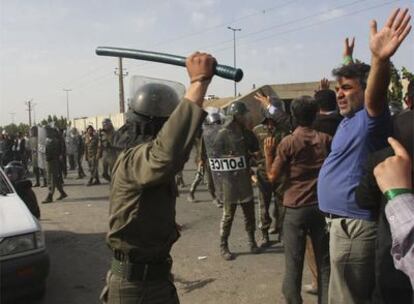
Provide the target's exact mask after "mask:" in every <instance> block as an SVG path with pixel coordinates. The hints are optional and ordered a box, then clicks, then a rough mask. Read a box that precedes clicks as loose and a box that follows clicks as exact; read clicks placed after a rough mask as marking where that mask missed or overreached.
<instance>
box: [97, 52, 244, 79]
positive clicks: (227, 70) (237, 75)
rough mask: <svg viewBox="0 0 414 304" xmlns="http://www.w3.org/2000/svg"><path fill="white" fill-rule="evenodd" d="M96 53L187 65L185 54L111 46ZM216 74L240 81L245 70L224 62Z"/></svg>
mask: <svg viewBox="0 0 414 304" xmlns="http://www.w3.org/2000/svg"><path fill="white" fill-rule="evenodd" d="M96 55H99V56H111V57H122V58H132V59H140V60H146V61H154V62H160V63H167V64H173V65H178V66H182V67H185V59H186V58H185V57H183V56H177V55H171V54H165V53H158V52H149V51H142V50H135V49H124V48H117V47H109V46H98V47H97V48H96ZM214 74H215V75H217V76H219V77H222V78H225V79H230V80H234V81H236V82H239V81H240V80H242V78H243V71H242V70H241V69H235V68H233V67H230V66H228V65H222V64H217V65H216V70H215V71H214Z"/></svg>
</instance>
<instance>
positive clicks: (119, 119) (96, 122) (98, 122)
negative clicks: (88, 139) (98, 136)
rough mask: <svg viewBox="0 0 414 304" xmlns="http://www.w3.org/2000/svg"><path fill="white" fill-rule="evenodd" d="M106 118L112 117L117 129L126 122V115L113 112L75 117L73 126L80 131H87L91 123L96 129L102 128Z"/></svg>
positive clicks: (72, 121) (72, 122)
mask: <svg viewBox="0 0 414 304" xmlns="http://www.w3.org/2000/svg"><path fill="white" fill-rule="evenodd" d="M105 118H109V119H111V121H112V124H113V125H114V127H115V129H119V128H120V127H121V126H122V125H123V124H124V123H125V116H124V114H123V113H112V114H108V115H99V116H91V117H82V118H75V119H72V120H71V126H72V127H75V128H76V129H78V130H79V131H85V130H86V128H87V127H88V126H89V125H92V126H93V127H94V128H95V129H100V128H102V121H103V120H104V119H105Z"/></svg>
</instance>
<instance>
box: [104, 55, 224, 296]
mask: <svg viewBox="0 0 414 304" xmlns="http://www.w3.org/2000/svg"><path fill="white" fill-rule="evenodd" d="M215 62H216V61H215V59H214V58H213V57H212V56H210V55H207V54H200V53H198V52H197V53H195V54H193V55H191V56H190V57H188V58H187V60H186V65H187V71H188V74H189V77H190V80H191V85H190V87H189V88H188V90H187V92H186V94H185V96H184V100H182V101H181V102H180V98H179V95H178V94H177V92H176V91H175V90H174V89H172V87H171V86H170V85H168V84H165V83H161V82H157V81H155V80H153V79H152V80H150V81H149V82H147V83H143V84H142V85H141V86H139V87H137V86H134V85H132V86H131V88H132V91H133V92H132V98H131V101H130V104H129V107H130V109H129V111H128V113H127V123H126V124H125V125H124V126H123V127H121V128H120V129H119V130H118V131H117V132H116V134H115V138H114V145H115V146H116V147H120V148H123V149H124V150H123V151H122V152H121V153H120V155H119V156H118V158H117V160H116V162H115V165H114V169H113V172H112V173H113V174H112V179H111V193H110V218H109V232H108V235H107V243H108V245H109V247H110V248H111V250H112V252H113V259H112V266H111V271H110V272H109V273H108V276H107V287H106V288H105V290H104V292H103V294H102V299H103V300H104V301H105V302H107V303H121V302H122V303H125V304H132V303H141V304H146V303H166V304H168V303H174V304H176V303H179V300H178V296H177V292H176V289H175V287H174V285H173V284H172V282H171V273H170V271H171V266H172V260H171V257H170V250H171V247H172V245H173V244H174V243H175V242H176V240H177V239H178V237H179V233H178V230H177V226H176V222H175V202H176V197H177V194H178V191H177V186H176V185H175V180H174V177H175V175H176V174H177V173H178V172H179V171H180V170H182V168H183V166H184V163H185V162H186V161H187V159H188V157H189V154H190V151H191V148H192V146H193V142H194V138H195V136H196V134H197V132H199V129H200V127H201V124H202V122H203V120H204V118H205V115H206V113H205V112H204V111H203V110H202V104H203V101H204V95H205V93H206V91H207V87H208V85H209V83H210V81H211V78H212V76H213V71H214V65H215ZM132 81H134V78H132Z"/></svg>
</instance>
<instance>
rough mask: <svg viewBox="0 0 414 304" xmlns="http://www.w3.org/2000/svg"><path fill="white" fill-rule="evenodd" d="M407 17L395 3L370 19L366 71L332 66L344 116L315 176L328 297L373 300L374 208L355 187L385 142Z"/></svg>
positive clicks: (354, 66)
mask: <svg viewBox="0 0 414 304" xmlns="http://www.w3.org/2000/svg"><path fill="white" fill-rule="evenodd" d="M409 20H410V16H409V14H408V9H406V10H404V11H403V12H400V10H399V9H398V10H395V11H394V12H393V13H392V14H391V16H390V17H389V18H388V21H387V23H386V25H385V26H384V27H383V28H382V29H381V30H380V31H377V24H376V22H375V21H372V23H371V34H370V49H371V57H372V59H371V69H370V71H369V68H368V66H367V65H365V64H360V63H356V64H349V65H347V66H343V67H341V68H339V69H337V70H334V75H335V76H336V77H337V81H338V87H337V88H336V90H337V100H338V106H339V111H340V114H341V115H342V116H344V117H345V118H344V119H343V120H342V122H341V123H340V125H339V127H338V130H337V132H336V134H335V137H334V139H333V142H332V147H331V149H332V152H331V153H330V154H329V156H328V158H327V159H326V160H325V162H324V164H323V166H322V168H321V171H320V174H319V179H318V200H319V206H320V209H321V210H322V211H323V212H324V213H325V214H326V218H327V222H328V227H329V232H330V242H329V246H330V258H331V276H330V282H329V302H330V303H347V304H348V303H349V304H353V303H370V302H371V296H372V291H373V287H374V283H375V280H374V278H375V277H374V262H375V257H374V254H375V238H376V230H377V224H376V222H375V215H374V214H373V213H372V212H370V211H369V210H364V209H361V208H360V207H359V206H358V205H357V204H356V199H355V188H356V187H357V186H358V184H359V182H360V179H361V176H362V173H363V172H362V167H363V164H364V162H365V161H366V158H367V156H368V154H369V153H370V152H373V151H376V150H379V149H381V148H383V147H385V146H386V144H387V142H386V138H387V135H388V134H389V123H390V112H389V109H388V106H387V90H388V84H389V81H390V58H391V56H392V55H393V54H394V53H395V52H396V51H397V49H398V47H399V46H400V44H401V43H402V42H403V41H404V39H405V37H406V36H407V35H408V33H409V31H410V29H411V26H410V25H409ZM368 71H369V76H368V79H367V81H366V80H365V79H366V75H367V73H368Z"/></svg>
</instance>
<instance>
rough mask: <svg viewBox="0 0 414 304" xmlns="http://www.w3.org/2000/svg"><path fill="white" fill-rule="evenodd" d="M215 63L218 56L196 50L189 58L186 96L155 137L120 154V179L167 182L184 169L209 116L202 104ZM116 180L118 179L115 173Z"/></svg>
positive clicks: (145, 184)
mask: <svg viewBox="0 0 414 304" xmlns="http://www.w3.org/2000/svg"><path fill="white" fill-rule="evenodd" d="M215 64H216V60H215V59H214V58H213V57H212V56H211V55H209V54H205V53H198V52H197V53H194V54H193V55H191V56H189V57H188V58H187V61H186V66H187V71H188V74H189V78H190V86H189V88H188V89H187V92H186V94H185V96H184V99H183V100H182V101H181V102H179V104H178V106H177V108H176V109H175V110H174V112H172V114H171V116H170V117H169V118H168V120H167V121H166V122H165V124H164V126H163V127H162V129H161V130H160V131H159V133H158V135H157V136H156V138H155V139H154V140H153V141H151V142H149V143H146V144H144V145H138V146H136V147H134V148H131V149H128V150H126V151H125V152H124V154H123V155H122V154H121V157H120V159H118V162H117V164H116V165H115V167H116V168H117V167H120V166H121V167H123V169H124V170H114V172H115V171H116V172H121V173H120V174H122V175H124V177H123V178H121V179H123V180H124V181H125V180H127V181H129V182H134V183H136V184H137V185H138V186H140V187H145V186H151V185H154V184H158V183H162V182H165V181H166V180H168V179H169V178H170V177H171V176H174V175H175V174H176V173H177V172H178V171H180V170H181V169H182V167H183V166H184V164H185V162H186V160H187V159H188V155H189V153H190V151H191V148H192V145H193V141H194V138H195V136H196V133H197V130H199V128H200V126H201V124H202V122H203V120H204V118H205V116H206V113H205V112H204V111H203V110H202V105H203V100H204V95H205V93H206V91H207V88H208V85H209V84H210V81H211V78H212V77H213V75H214V66H215ZM160 106H162V105H160ZM154 135H155V134H154ZM116 168H115V169H116ZM114 182H115V183H116V182H117V180H116V176H115V181H114Z"/></svg>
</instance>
